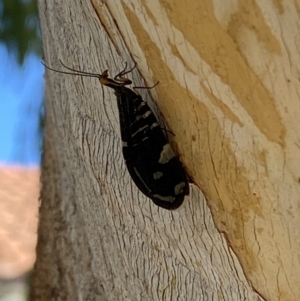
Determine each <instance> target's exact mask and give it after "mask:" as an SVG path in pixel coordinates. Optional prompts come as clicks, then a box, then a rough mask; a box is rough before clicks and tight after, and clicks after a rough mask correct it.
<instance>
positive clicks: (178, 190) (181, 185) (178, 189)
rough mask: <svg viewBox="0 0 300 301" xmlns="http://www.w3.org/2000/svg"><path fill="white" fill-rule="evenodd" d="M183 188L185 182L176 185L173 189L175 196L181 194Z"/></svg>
mask: <svg viewBox="0 0 300 301" xmlns="http://www.w3.org/2000/svg"><path fill="white" fill-rule="evenodd" d="M183 187H185V182H180V183H179V184H177V185H176V186H175V189H174V192H175V195H178V194H181V193H183Z"/></svg>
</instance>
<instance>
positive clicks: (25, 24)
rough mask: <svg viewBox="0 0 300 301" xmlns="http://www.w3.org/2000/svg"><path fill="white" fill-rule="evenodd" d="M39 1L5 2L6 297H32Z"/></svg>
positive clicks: (1, 4)
mask: <svg viewBox="0 0 300 301" xmlns="http://www.w3.org/2000/svg"><path fill="white" fill-rule="evenodd" d="M41 59H42V47H41V36H40V31H39V23H38V13H37V3H36V1H34V0H0V70H1V72H0V95H1V97H0V138H1V139H0V301H3V300H5V301H23V300H26V299H27V295H28V282H29V281H30V271H31V270H32V268H33V264H34V260H35V246H36V232H37V221H38V219H37V217H38V196H39V189H40V187H39V186H40V184H39V176H40V163H41V153H42V132H43V113H44V112H43V90H44V83H43V72H44V70H43V69H44V68H43V66H42V64H41V63H40V61H41Z"/></svg>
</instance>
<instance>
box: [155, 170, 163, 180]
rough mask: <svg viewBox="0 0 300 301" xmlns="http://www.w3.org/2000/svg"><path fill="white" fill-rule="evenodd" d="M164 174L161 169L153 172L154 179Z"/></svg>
mask: <svg viewBox="0 0 300 301" xmlns="http://www.w3.org/2000/svg"><path fill="white" fill-rule="evenodd" d="M163 175H164V174H163V173H162V172H161V171H157V172H155V173H154V174H153V178H154V180H158V179H160V178H161V177H162V176H163Z"/></svg>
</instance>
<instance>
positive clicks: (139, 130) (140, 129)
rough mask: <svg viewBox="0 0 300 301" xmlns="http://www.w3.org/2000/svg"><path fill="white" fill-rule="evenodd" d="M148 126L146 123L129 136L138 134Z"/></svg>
mask: <svg viewBox="0 0 300 301" xmlns="http://www.w3.org/2000/svg"><path fill="white" fill-rule="evenodd" d="M147 127H148V125H145V126H143V127H142V128H139V129H138V130H137V131H136V132H135V133H133V134H132V135H131V137H134V136H135V135H136V134H138V133H139V132H141V131H143V130H144V129H146V128H147Z"/></svg>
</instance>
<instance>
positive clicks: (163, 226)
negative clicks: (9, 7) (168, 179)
mask: <svg viewBox="0 0 300 301" xmlns="http://www.w3.org/2000/svg"><path fill="white" fill-rule="evenodd" d="M39 10H40V19H41V27H42V36H43V45H44V54H45V62H46V63H47V64H48V65H50V66H51V67H53V68H55V69H59V70H63V67H62V66H61V64H60V63H59V60H62V61H63V62H64V63H65V64H67V65H68V66H70V67H72V68H76V69H79V70H84V71H88V72H93V73H101V72H102V71H103V70H105V69H108V70H109V72H110V75H115V74H117V73H118V72H119V71H120V70H121V69H122V68H123V67H124V63H125V62H128V64H129V65H130V66H132V65H133V64H134V62H136V63H137V69H136V70H134V71H133V72H132V74H130V75H129V77H130V78H131V79H132V80H133V82H134V84H135V85H136V86H143V85H147V86H151V85H152V84H153V83H155V82H156V81H158V80H159V81H160V84H159V85H158V86H157V87H156V88H155V89H152V90H151V91H146V90H143V91H141V95H142V96H143V98H144V99H146V100H147V101H148V102H149V103H150V104H153V103H155V104H156V106H157V108H158V110H159V112H160V114H161V116H163V119H164V121H165V122H166V124H167V126H168V128H169V129H170V131H171V132H172V133H174V135H171V137H170V138H171V142H172V145H173V147H174V150H175V151H176V153H177V154H178V156H179V157H180V159H181V161H182V163H183V165H184V167H185V169H186V171H187V174H188V175H189V177H190V178H191V180H192V181H193V183H194V184H191V194H190V196H189V197H187V198H186V201H185V206H184V207H183V208H182V209H181V210H179V211H176V212H169V211H166V210H164V209H161V208H158V207H156V206H155V205H154V204H153V203H152V202H151V201H150V200H149V199H147V198H146V197H144V196H143V195H142V194H141V193H140V192H139V191H138V189H137V188H136V187H135V185H134V184H133V182H132V180H131V179H130V177H129V174H128V172H127V170H126V168H125V164H124V161H123V158H122V153H121V141H120V134H119V122H118V112H117V105H116V100H115V96H114V95H113V93H112V91H109V89H108V88H106V87H101V85H100V83H99V82H98V81H97V80H96V79H94V78H81V77H74V76H69V75H62V74H57V73H54V72H50V71H47V73H46V122H45V124H46V125H45V146H44V160H43V170H42V185H43V188H42V192H41V208H40V225H39V233H38V236H39V237H38V246H37V261H36V265H35V269H34V273H33V282H32V292H31V299H32V300H101V301H102V300H143V301H144V300H262V299H265V300H272V301H274V300H275V301H276V300H280V301H291V300H295V301H296V300H299V296H300V286H299V285H298V283H299V279H300V262H299V261H300V258H299V256H298V254H299V249H300V235H299V234H300V233H299V232H300V228H299V226H298V225H299V224H300V206H299V195H300V185H299V182H300V181H299V176H300V166H299V156H300V152H299V147H300V142H299V137H300V133H299V132H300V127H299V126H298V123H299V122H298V118H299V117H298V116H299V115H300V106H299V103H300V101H299V95H300V86H299V74H300V72H299V71H300V70H299V66H300V64H299V51H298V47H297V45H298V44H299V35H298V32H297V28H299V25H300V24H299V15H297V13H296V12H297V10H298V11H299V7H298V6H297V4H296V3H294V2H293V3H292V2H288V4H286V3H282V2H276V1H271V0H267V1H264V2H259V1H257V2H255V1H240V2H226V3H225V1H211V0H203V1H194V0H188V1H181V2H179V1H163V0H160V1H138V0H124V1H103V2H101V1H96V0H94V1H92V2H89V1H84V0H82V1H79V0H74V1H70V0H68V1H67V0H66V1H57V0H56V1H42V0H40V1H39ZM148 92H149V93H150V94H149V93H148ZM200 189H201V191H202V192H203V193H204V195H205V197H206V199H205V198H204V195H203V194H202V192H201V191H200Z"/></svg>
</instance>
